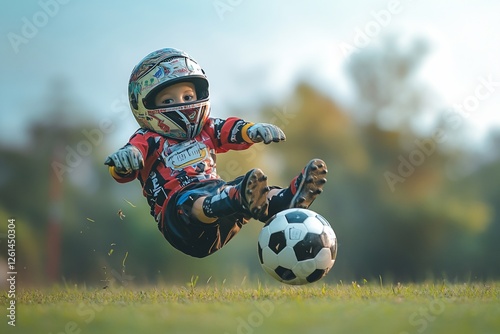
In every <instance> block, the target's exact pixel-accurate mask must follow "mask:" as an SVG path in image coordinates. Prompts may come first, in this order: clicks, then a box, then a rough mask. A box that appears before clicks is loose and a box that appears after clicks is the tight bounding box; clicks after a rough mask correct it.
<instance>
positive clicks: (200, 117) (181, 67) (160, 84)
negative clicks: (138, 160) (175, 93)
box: [128, 48, 210, 140]
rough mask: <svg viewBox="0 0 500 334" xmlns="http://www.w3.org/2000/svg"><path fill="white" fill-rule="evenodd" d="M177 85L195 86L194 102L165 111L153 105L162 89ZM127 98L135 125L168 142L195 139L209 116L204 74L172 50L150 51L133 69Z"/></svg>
mask: <svg viewBox="0 0 500 334" xmlns="http://www.w3.org/2000/svg"><path fill="white" fill-rule="evenodd" d="M180 82H191V83H192V84H193V85H194V86H195V90H196V96H197V100H196V101H192V102H191V101H190V102H187V103H177V104H172V105H168V107H167V106H157V105H156V104H155V97H156V95H157V94H158V93H159V92H160V91H161V90H162V89H164V88H165V87H167V86H170V85H173V84H177V83H180ZM128 95H129V102H130V107H131V108H132V113H133V114H134V117H135V119H136V120H137V123H139V125H140V126H141V127H142V128H146V129H149V130H152V131H155V132H157V133H159V134H161V135H163V136H166V137H168V138H172V139H178V140H185V139H191V138H194V137H196V136H197V135H198V134H200V132H201V130H202V129H203V126H204V125H205V123H206V121H207V119H208V117H209V114H210V101H209V93H208V80H207V77H206V75H205V72H204V71H203V69H202V68H201V67H200V65H198V63H197V62H196V61H195V60H193V59H192V58H191V57H189V55H187V54H186V53H185V52H183V51H181V50H177V49H173V48H166V49H161V50H158V51H154V52H152V53H150V54H149V55H147V56H146V57H145V58H144V59H143V60H141V61H140V62H139V64H138V65H137V66H135V68H134V70H133V71H132V74H131V76H130V80H129V86H128Z"/></svg>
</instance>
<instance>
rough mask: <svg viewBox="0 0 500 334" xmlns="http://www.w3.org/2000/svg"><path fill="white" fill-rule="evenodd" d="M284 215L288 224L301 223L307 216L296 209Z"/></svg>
mask: <svg viewBox="0 0 500 334" xmlns="http://www.w3.org/2000/svg"><path fill="white" fill-rule="evenodd" d="M285 217H286V220H287V221H288V223H289V224H294V223H303V222H304V220H306V219H307V217H309V216H308V215H306V214H305V213H304V212H302V211H299V210H297V211H292V212H289V213H287V214H286V215H285Z"/></svg>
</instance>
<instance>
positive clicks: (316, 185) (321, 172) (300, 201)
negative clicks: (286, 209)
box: [290, 159, 328, 209]
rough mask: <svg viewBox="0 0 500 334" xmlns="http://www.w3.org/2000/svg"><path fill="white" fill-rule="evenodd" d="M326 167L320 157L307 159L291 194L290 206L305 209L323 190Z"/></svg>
mask: <svg viewBox="0 0 500 334" xmlns="http://www.w3.org/2000/svg"><path fill="white" fill-rule="evenodd" d="M327 173H328V169H327V168H326V164H325V162H324V161H323V160H321V159H313V160H311V161H309V163H308V164H307V166H306V168H305V172H304V177H303V178H302V181H301V182H300V185H299V186H298V187H297V193H296V194H295V196H293V199H292V201H291V204H290V208H301V209H307V208H309V206H310V205H311V204H312V202H314V200H315V199H316V197H317V196H318V195H319V194H321V193H322V192H323V186H324V185H325V183H326V178H325V176H326V174H327Z"/></svg>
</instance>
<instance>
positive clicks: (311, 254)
mask: <svg viewBox="0 0 500 334" xmlns="http://www.w3.org/2000/svg"><path fill="white" fill-rule="evenodd" d="M327 240H328V239H327ZM328 246H329V245H328ZM323 248H325V243H324V237H323V236H322V235H320V234H316V233H311V232H308V233H307V234H306V235H305V236H304V239H302V240H301V241H299V242H298V243H296V244H295V246H293V250H294V251H295V256H296V257H297V260H299V261H304V260H309V259H314V258H315V257H316V255H318V253H319V251H320V250H321V249H323Z"/></svg>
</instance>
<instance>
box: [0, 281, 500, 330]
mask: <svg viewBox="0 0 500 334" xmlns="http://www.w3.org/2000/svg"><path fill="white" fill-rule="evenodd" d="M0 301H1V304H2V309H3V310H4V311H3V312H4V314H7V311H6V308H5V306H6V305H7V304H8V302H9V299H8V297H7V293H6V292H2V295H1V299H0ZM2 319H3V320H2V324H1V325H0V329H1V331H0V332H1V333H30V334H32V333H52V334H60V333H65V334H79V333H80V334H81V333H183V334H185V333H246V334H247V333H272V334H276V333H321V334H324V333H349V334H350V333H387V334H390V333H394V334H403V333H405V334H406V333H453V334H461V333H500V283H499V282H491V283H469V284H449V283H444V282H442V283H427V284H425V283H424V284H409V285H406V284H402V285H401V284H397V285H387V284H380V283H376V284H375V283H368V282H366V281H365V282H358V283H356V282H350V283H349V284H346V283H342V282H340V283H338V284H333V285H330V284H328V285H326V284H321V283H317V284H314V285H311V286H303V287H293V286H279V285H278V286H276V285H272V286H264V285H261V284H258V283H255V284H250V283H246V284H243V285H241V286H231V287H229V286H225V285H221V284H214V283H207V284H196V281H195V280H192V281H191V282H190V283H189V284H187V285H186V286H172V287H167V286H164V287H156V288H155V287H149V288H142V289H141V288H138V287H134V288H131V287H127V288H125V287H120V288H108V289H102V288H95V289H92V288H85V289H84V288H52V289H47V290H42V289H33V290H22V291H18V293H17V295H16V326H15V327H12V326H9V325H8V324H7V321H8V318H6V317H5V315H3V316H2Z"/></svg>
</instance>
